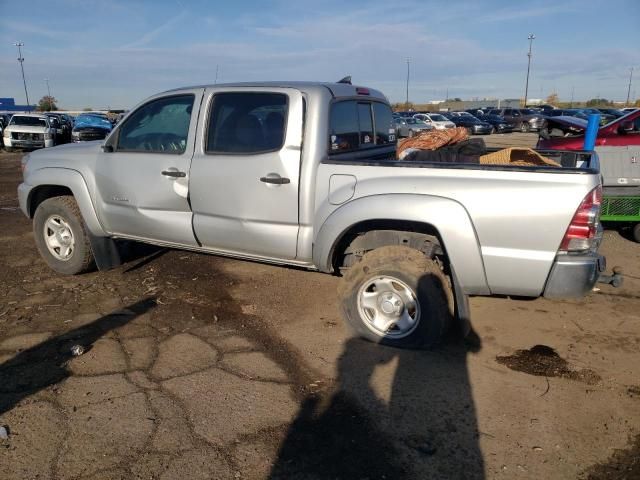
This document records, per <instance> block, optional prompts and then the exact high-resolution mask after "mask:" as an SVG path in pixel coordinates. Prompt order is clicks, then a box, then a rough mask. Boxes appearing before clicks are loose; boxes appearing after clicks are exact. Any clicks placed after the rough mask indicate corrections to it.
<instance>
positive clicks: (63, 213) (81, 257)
mask: <svg viewBox="0 0 640 480" xmlns="http://www.w3.org/2000/svg"><path fill="white" fill-rule="evenodd" d="M33 234H34V236H35V240H36V246H37V247H38V251H39V252H40V255H42V258H44V260H45V262H47V264H48V265H49V267H51V268H52V269H53V270H55V271H56V272H58V273H63V274H65V275H76V274H78V273H83V272H86V271H87V270H89V269H90V268H91V266H92V264H93V254H92V252H91V245H90V244H89V236H88V234H87V231H86V227H85V225H84V220H83V219H82V214H81V213H80V209H79V208H78V204H77V203H76V201H75V199H74V198H73V197H72V196H61V197H53V198H48V199H47V200H45V201H43V202H42V203H41V204H40V205H38V208H37V209H36V213H35V215H34V216H33Z"/></svg>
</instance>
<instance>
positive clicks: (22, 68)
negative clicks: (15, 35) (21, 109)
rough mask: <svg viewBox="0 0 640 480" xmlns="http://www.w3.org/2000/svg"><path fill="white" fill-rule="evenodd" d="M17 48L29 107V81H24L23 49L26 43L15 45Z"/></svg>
mask: <svg viewBox="0 0 640 480" xmlns="http://www.w3.org/2000/svg"><path fill="white" fill-rule="evenodd" d="M14 45H15V46H16V47H18V62H19V63H20V70H21V71H22V83H23V84H24V96H25V97H27V106H29V93H28V92H27V81H26V80H25V79H24V65H22V64H23V63H24V58H22V47H24V43H22V42H16V43H14Z"/></svg>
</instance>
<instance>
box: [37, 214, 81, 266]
mask: <svg viewBox="0 0 640 480" xmlns="http://www.w3.org/2000/svg"><path fill="white" fill-rule="evenodd" d="M43 230H44V231H43V233H44V243H45V244H46V246H47V249H48V250H49V253H51V255H53V257H54V258H55V259H56V260H61V261H63V262H66V261H67V260H69V259H71V257H72V256H73V252H74V250H75V239H74V237H73V230H72V229H71V225H69V223H68V222H67V221H66V220H65V219H64V218H62V217H61V216H60V215H51V216H50V217H49V218H47V221H46V222H44V228H43Z"/></svg>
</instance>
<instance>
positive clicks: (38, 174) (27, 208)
mask: <svg viewBox="0 0 640 480" xmlns="http://www.w3.org/2000/svg"><path fill="white" fill-rule="evenodd" d="M42 186H58V187H67V188H69V189H70V190H71V192H72V193H73V196H74V197H75V199H76V202H77V203H78V207H79V208H80V213H82V218H83V219H84V221H85V223H86V225H87V228H88V229H89V231H90V232H91V233H92V234H93V235H95V236H97V237H106V236H108V234H107V232H105V230H104V228H103V227H102V225H101V224H100V220H98V216H97V214H96V209H95V206H94V205H93V201H92V200H91V195H90V194H89V189H88V188H87V184H86V182H85V181H84V178H83V177H82V175H81V174H80V172H78V171H77V170H72V169H69V168H60V167H51V168H40V169H38V170H34V171H32V172H29V175H28V177H27V178H26V179H25V182H24V183H22V184H20V186H19V187H18V198H19V201H20V207H21V209H22V211H23V212H24V213H25V214H26V215H27V216H29V217H30V212H31V202H32V201H33V193H34V192H35V191H37V189H38V187H42Z"/></svg>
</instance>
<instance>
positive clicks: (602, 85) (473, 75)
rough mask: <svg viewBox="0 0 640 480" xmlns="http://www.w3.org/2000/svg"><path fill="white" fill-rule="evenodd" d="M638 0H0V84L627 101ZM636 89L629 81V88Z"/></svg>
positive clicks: (105, 93) (100, 103)
mask: <svg viewBox="0 0 640 480" xmlns="http://www.w3.org/2000/svg"><path fill="white" fill-rule="evenodd" d="M639 25H640V1H638V0H619V1H618V0H609V1H600V0H582V1H580V0H556V1H553V2H552V1H547V0H536V1H519V2H518V1H508V2H507V1H473V2H465V1H453V0H447V1H440V0H437V1H428V0H402V1H397V2H392V1H379V0H368V1H364V2H360V1H352V2H344V1H333V0H331V1H321V0H314V1H308V0H297V1H293V2H292V1H279V0H277V1H272V2H267V1H264V2H260V1H256V0H253V1H243V0H236V1H224V2H215V1H209V2H206V1H188V0H171V1H168V0H167V1H163V0H156V1H148V2H143V1H135V0H109V1H92V0H47V1H30V0H21V1H19V2H16V1H15V0H0V97H15V98H16V101H17V102H18V103H24V102H25V99H24V90H23V87H22V78H21V75H20V69H19V65H18V62H17V61H16V57H17V54H16V53H17V52H16V47H14V46H13V43H15V42H16V41H21V42H23V43H25V47H24V49H23V56H24V58H25V62H24V67H25V73H26V76H27V86H28V89H29V96H30V99H32V103H34V99H35V100H37V99H39V98H40V97H42V96H43V95H44V94H46V84H45V81H44V79H45V78H49V79H50V86H51V93H52V95H53V96H54V97H56V98H57V99H58V100H59V105H60V106H61V107H65V108H82V107H93V108H104V107H108V106H109V107H112V108H129V107H131V106H133V105H135V104H136V103H137V102H139V101H140V100H142V99H144V98H145V97H147V96H149V95H151V94H153V93H157V92H159V91H162V90H166V89H170V88H175V87H178V86H184V85H193V84H202V83H213V82H214V80H215V75H216V66H218V81H221V82H233V81H252V80H328V81H331V80H338V79H339V78H341V77H343V76H345V75H352V77H353V79H354V83H358V84H363V85H367V86H370V87H375V88H379V89H381V90H382V91H383V92H385V93H386V94H387V96H388V97H389V98H390V100H391V101H404V97H405V78H406V58H407V57H410V58H411V81H410V95H409V96H410V100H412V101H415V102H419V103H421V102H425V101H428V100H434V99H442V98H444V97H445V94H446V93H445V92H446V91H447V89H448V91H449V96H450V97H462V98H473V97H480V98H483V97H501V98H517V97H521V96H522V95H523V91H524V83H525V75H526V67H527V57H526V53H527V48H528V42H527V34H528V33H531V32H533V33H535V35H536V40H535V41H534V44H533V58H532V66H531V77H530V87H529V97H530V98H540V97H541V96H542V97H546V96H547V95H548V94H549V93H550V92H552V91H554V90H555V91H557V92H558V94H559V95H560V97H561V98H563V99H567V100H568V99H569V98H570V96H571V90H572V87H573V88H574V90H575V98H576V99H588V98H592V97H595V96H596V95H599V96H601V97H606V98H610V99H614V100H624V99H625V98H626V93H627V83H628V79H629V68H630V67H632V66H633V67H635V69H636V70H637V72H636V73H637V75H636V78H637V81H636V82H634V83H635V84H636V85H638V86H639V87H640V30H639ZM634 90H637V95H636V96H640V88H637V89H636V88H635V87H632V93H633V91H634Z"/></svg>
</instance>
